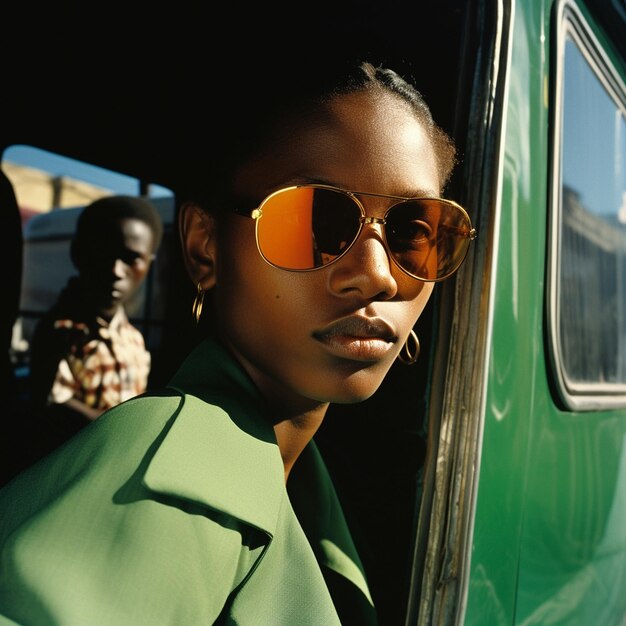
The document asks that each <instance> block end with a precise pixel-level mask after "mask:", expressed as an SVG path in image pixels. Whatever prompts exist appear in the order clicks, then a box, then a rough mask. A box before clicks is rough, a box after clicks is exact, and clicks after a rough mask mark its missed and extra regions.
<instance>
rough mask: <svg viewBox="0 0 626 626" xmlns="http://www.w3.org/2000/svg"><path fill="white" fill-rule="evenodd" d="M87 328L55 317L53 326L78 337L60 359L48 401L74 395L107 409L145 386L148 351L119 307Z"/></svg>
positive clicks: (140, 390) (148, 361) (146, 381)
mask: <svg viewBox="0 0 626 626" xmlns="http://www.w3.org/2000/svg"><path fill="white" fill-rule="evenodd" d="M96 322H97V325H94V327H93V328H91V329H90V328H89V327H88V326H87V325H86V324H84V323H81V322H74V321H72V320H68V319H64V320H57V321H56V322H55V323H54V328H55V329H58V330H61V329H67V330H70V331H74V333H75V334H76V335H77V336H78V337H80V340H79V341H77V342H76V343H75V344H74V345H72V347H71V351H70V353H68V354H67V356H66V357H65V358H63V359H62V360H61V361H60V362H59V366H58V369H57V373H56V377H55V379H54V382H53V384H52V389H51V391H50V396H49V398H48V400H49V402H56V403H58V404H62V403H64V402H67V401H68V400H69V399H70V398H76V399H77V400H80V401H82V402H84V403H85V404H86V405H88V406H90V407H92V408H95V409H108V408H111V407H113V406H115V405H116V404H119V403H120V402H123V401H124V400H128V399H129V398H132V397H134V396H136V395H138V394H140V393H143V392H144V391H145V390H146V387H147V384H148V374H149V373H150V353H149V352H148V351H147V350H146V348H145V344H144V339H143V335H142V334H141V332H140V331H139V330H137V329H136V328H135V327H134V326H133V325H132V324H131V323H130V322H129V321H128V318H127V316H126V314H125V313H124V311H123V310H122V309H120V311H118V313H116V315H115V317H113V319H112V320H111V322H110V323H108V324H107V322H106V321H104V320H103V319H102V318H99V317H98V318H96Z"/></svg>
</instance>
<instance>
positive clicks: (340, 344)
mask: <svg viewBox="0 0 626 626" xmlns="http://www.w3.org/2000/svg"><path fill="white" fill-rule="evenodd" d="M313 337H314V338H315V339H317V341H319V342H320V343H322V344H323V345H324V346H326V348H328V350H329V351H330V352H331V353H332V354H334V355H335V356H338V357H341V358H344V359H350V360H353V361H379V360H380V359H382V358H383V357H384V356H385V355H386V354H387V352H388V351H389V349H390V348H391V347H392V346H393V344H394V343H395V342H396V341H397V335H396V334H395V332H394V331H393V329H392V328H391V326H389V324H387V323H386V322H384V321H383V320H381V319H379V318H367V317H359V316H354V317H346V318H343V319H340V320H337V321H336V322H333V323H332V324H330V325H328V326H326V327H325V328H323V329H321V330H318V331H315V332H314V333H313Z"/></svg>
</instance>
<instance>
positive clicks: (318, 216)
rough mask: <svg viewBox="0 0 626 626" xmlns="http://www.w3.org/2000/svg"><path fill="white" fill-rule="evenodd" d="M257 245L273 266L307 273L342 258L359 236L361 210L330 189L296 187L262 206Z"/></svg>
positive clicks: (279, 193)
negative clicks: (339, 257)
mask: <svg viewBox="0 0 626 626" xmlns="http://www.w3.org/2000/svg"><path fill="white" fill-rule="evenodd" d="M261 211H262V215H261V217H260V218H259V219H258V221H257V241H258V244H259V249H260V250H261V254H262V255H263V256H264V257H265V258H266V259H267V260H268V261H269V262H270V263H272V264H273V265H276V266H278V267H281V268H284V269H291V270H309V269H314V268H316V267H322V266H323V265H327V264H328V263H330V262H331V261H333V260H334V259H336V258H337V257H338V256H340V255H341V254H343V253H344V252H345V251H346V250H347V248H348V247H349V246H350V244H351V243H352V242H353V241H354V239H355V237H356V236H357V235H358V232H359V228H360V221H359V218H360V215H361V212H360V209H359V207H358V206H357V204H356V203H355V202H354V201H353V200H352V199H351V198H350V197H349V196H348V195H346V194H343V193H341V192H338V191H333V190H332V189H322V188H316V187H297V188H294V189H285V190H282V191H279V192H277V193H276V194H274V195H273V196H270V197H269V198H267V200H266V201H265V202H264V203H263V205H262V206H261Z"/></svg>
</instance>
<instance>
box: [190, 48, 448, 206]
mask: <svg viewBox="0 0 626 626" xmlns="http://www.w3.org/2000/svg"><path fill="white" fill-rule="evenodd" d="M228 67H229V71H223V72H219V71H217V70H216V71H215V74H216V75H219V76H220V98H219V99H218V101H217V102H215V103H214V105H215V107H216V108H215V110H214V113H213V115H212V118H211V119H212V120H217V121H213V122H212V121H210V120H208V119H207V118H205V119H206V122H205V123H206V125H205V126H201V125H200V126H199V127H198V128H197V134H196V140H197V141H199V142H202V143H203V144H204V146H205V147H204V154H205V155H206V159H203V160H201V161H198V162H196V163H195V164H194V165H193V166H192V167H190V168H189V171H188V174H189V178H188V180H187V184H188V188H187V189H185V190H184V195H186V199H191V200H195V201H197V202H198V203H199V204H200V205H201V206H205V208H209V207H210V206H211V205H213V206H215V205H217V204H219V203H218V202H216V200H217V199H218V198H219V199H221V196H222V195H223V194H226V195H227V194H229V193H230V191H231V190H230V189H228V186H229V182H232V177H233V175H234V173H236V171H237V170H238V169H239V168H240V167H241V166H242V165H243V164H244V163H245V162H247V161H249V160H251V159H253V158H255V157H256V156H258V154H260V153H261V152H262V151H263V150H264V149H265V148H267V146H268V145H270V144H271V143H272V142H273V141H274V140H275V138H276V136H277V135H278V134H279V133H280V132H281V130H284V129H285V128H286V127H287V126H288V124H289V123H290V122H292V121H297V120H298V119H299V118H300V117H302V116H309V115H311V114H314V113H315V110H316V107H319V108H320V110H321V107H323V105H324V104H325V103H327V102H328V101H329V100H331V99H332V98H334V97H336V96H339V95H347V94H349V93H355V92H359V91H368V90H384V91H386V92H387V93H390V94H394V95H396V96H397V97H399V98H400V99H402V100H403V101H404V102H405V103H407V104H408V105H409V106H410V107H411V109H412V111H413V112H414V113H415V115H416V117H417V119H418V120H419V121H420V122H421V124H422V125H423V126H424V128H425V129H426V132H427V133H428V136H429V139H430V141H431V144H432V146H433V150H434V152H435V155H436V159H437V170H438V174H439V180H440V182H441V187H442V189H443V188H444V187H445V186H446V184H447V182H448V181H449V178H450V175H451V173H452V170H453V168H454V166H455V164H456V149H455V146H454V142H453V141H452V139H451V138H450V137H449V136H448V135H447V134H446V133H445V132H444V131H443V130H442V129H441V128H440V127H439V126H438V125H437V124H436V123H435V121H434V119H433V116H432V114H431V111H430V108H429V107H428V105H427V103H426V101H425V100H424V98H423V97H422V94H421V93H420V91H419V90H418V89H417V88H416V86H415V85H414V84H413V83H412V82H411V81H410V80H409V79H405V78H404V77H403V76H401V75H400V74H399V73H398V72H396V71H394V70H392V69H390V68H388V67H385V66H383V65H382V64H376V63H375V62H373V61H367V60H363V59H361V58H354V57H351V56H349V55H347V56H340V55H335V54H330V53H327V54H324V55H314V56H312V57H309V58H303V57H301V56H296V57H294V58H292V59H290V58H289V55H288V54H287V53H286V52H285V51H282V56H281V57H280V59H277V58H271V59H268V56H267V54H266V55H264V56H262V60H261V58H259V59H250V58H246V59H245V67H244V69H242V70H240V71H236V70H234V69H233V68H232V64H230V65H229V66H228ZM225 187H227V188H225Z"/></svg>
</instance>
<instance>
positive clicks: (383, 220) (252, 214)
mask: <svg viewBox="0 0 626 626" xmlns="http://www.w3.org/2000/svg"><path fill="white" fill-rule="evenodd" d="M303 188H306V189H326V190H329V191H335V192H338V193H340V194H343V195H346V196H348V197H349V198H350V199H351V200H353V201H354V202H355V204H356V205H357V206H358V207H359V209H360V210H361V217H360V218H359V230H358V231H357V233H356V235H355V236H354V239H353V240H352V241H351V242H350V245H349V246H347V247H346V249H345V250H342V252H341V254H339V255H337V256H336V257H335V258H334V259H333V260H332V261H329V262H328V263H326V264H324V265H320V266H319V267H311V268H308V269H293V268H289V267H283V266H281V265H276V263H272V261H270V260H269V259H268V258H267V257H266V256H265V255H264V254H263V251H262V249H261V245H260V244H259V219H260V218H261V217H262V216H263V206H264V205H265V204H267V202H269V201H270V200H271V199H272V198H273V197H274V196H276V195H278V194H281V193H284V192H286V191H292V190H294V189H303ZM358 196H367V197H372V198H386V199H388V200H398V201H399V202H395V203H394V204H392V205H391V206H390V207H389V208H388V209H387V210H386V211H385V215H384V216H383V217H370V216H368V215H367V213H366V211H365V206H364V205H363V203H362V202H361V201H360V200H359V198H358ZM411 200H436V201H437V202H442V203H443V204H446V205H448V206H452V207H454V208H455V209H457V210H459V211H460V212H461V213H462V215H463V216H464V218H465V219H466V220H467V224H468V226H469V230H468V231H467V232H464V233H463V236H464V237H466V238H467V239H468V240H469V242H470V243H471V242H472V241H474V239H476V237H477V236H478V233H477V231H476V229H475V228H474V227H473V225H472V220H471V218H470V216H469V214H468V212H467V211H466V210H465V209H464V208H463V207H462V206H461V205H460V204H458V203H456V202H454V200H448V199H446V198H438V197H419V198H410V197H409V198H407V197H404V196H390V195H386V194H382V193H372V192H369V191H350V190H347V189H341V188H340V187H333V186H332V185H322V184H317V183H311V184H306V185H291V186H289V187H282V188H281V189H277V190H276V191H273V192H272V193H270V194H269V195H268V196H266V197H265V198H264V199H263V200H262V201H261V202H260V203H259V205H258V206H257V207H256V208H255V209H252V210H251V211H250V210H245V211H239V210H236V211H235V212H236V213H237V214H238V215H242V216H244V217H249V218H251V219H253V220H255V222H256V224H255V229H254V234H255V239H256V246H257V250H258V251H259V254H260V255H261V258H262V259H263V260H264V261H265V262H266V263H267V264H269V265H271V266H272V267H275V268H276V269H280V270H284V271H286V272H316V271H318V270H321V269H324V268H325V267H328V266H330V265H332V264H333V263H336V262H337V261H339V259H341V258H343V257H344V256H345V255H346V254H347V253H348V252H349V251H350V249H351V248H352V246H353V245H354V244H355V243H356V242H357V240H358V239H359V236H360V235H361V231H362V230H363V226H364V225H366V224H381V225H382V226H386V224H387V215H389V212H390V211H391V210H392V209H393V208H394V207H396V206H398V205H399V204H401V203H402V202H408V201H411ZM383 241H384V244H385V250H386V251H387V256H388V257H389V258H390V259H391V260H392V261H393V263H394V265H395V266H396V267H397V268H398V269H400V270H401V271H402V272H403V273H404V274H406V275H407V276H410V277H411V278H413V279H415V280H419V281H420V282H424V283H438V282H441V281H442V280H446V278H450V276H452V275H453V274H454V273H455V272H456V271H457V270H458V269H459V267H461V265H462V264H463V262H464V261H465V258H466V256H467V253H468V252H469V247H470V246H469V243H468V245H467V246H466V248H465V252H464V253H463V256H462V257H461V258H460V260H459V262H458V264H457V266H456V267H455V268H454V269H453V270H452V271H450V272H448V273H447V274H445V275H444V276H438V277H437V278H421V277H419V276H415V274H411V272H409V271H408V270H406V269H405V268H404V267H402V265H400V263H399V262H398V261H397V260H396V258H395V256H394V254H393V252H392V251H391V248H390V247H389V242H388V241H387V230H386V228H383Z"/></svg>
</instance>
